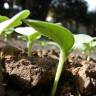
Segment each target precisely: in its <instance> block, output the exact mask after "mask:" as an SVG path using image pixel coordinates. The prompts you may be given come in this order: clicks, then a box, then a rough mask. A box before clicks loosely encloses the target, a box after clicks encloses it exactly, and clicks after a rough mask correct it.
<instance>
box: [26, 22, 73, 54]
mask: <svg viewBox="0 0 96 96" xmlns="http://www.w3.org/2000/svg"><path fill="white" fill-rule="evenodd" d="M24 22H25V23H26V24H28V25H29V26H31V27H34V28H35V29H36V30H37V31H39V32H41V33H42V34H43V35H45V36H47V37H49V38H51V39H53V40H54V41H55V42H56V43H58V45H59V46H60V47H61V48H62V49H63V50H64V51H65V53H66V54H67V53H68V52H69V49H71V47H72V46H73V43H74V38H73V35H72V34H71V32H70V31H69V30H68V29H66V28H64V27H62V26H59V25H56V24H53V23H48V22H43V21H36V20H25V21H24Z"/></svg>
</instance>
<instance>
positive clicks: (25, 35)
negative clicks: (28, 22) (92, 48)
mask: <svg viewBox="0 0 96 96" xmlns="http://www.w3.org/2000/svg"><path fill="white" fill-rule="evenodd" d="M15 31H16V32H17V33H19V34H22V36H21V37H20V38H21V39H23V40H26V41H27V48H28V56H29V57H31V53H32V43H33V41H34V40H36V39H37V38H38V37H39V36H40V33H39V32H37V31H36V30H35V29H34V28H32V27H18V28H16V29H15Z"/></svg>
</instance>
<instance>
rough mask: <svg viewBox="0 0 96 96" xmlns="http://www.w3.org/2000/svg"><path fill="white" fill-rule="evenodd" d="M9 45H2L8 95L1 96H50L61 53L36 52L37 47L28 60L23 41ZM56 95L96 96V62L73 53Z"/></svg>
mask: <svg viewBox="0 0 96 96" xmlns="http://www.w3.org/2000/svg"><path fill="white" fill-rule="evenodd" d="M9 45H10V44H8V45H7V43H5V42H2V41H1V42H0V58H1V60H0V62H1V65H2V70H3V71H2V72H3V77H4V78H3V88H4V90H5V95H0V96H50V95H49V94H50V91H51V88H52V84H53V80H54V76H55V72H56V67H57V64H58V58H59V51H58V50H57V49H52V48H50V49H47V50H45V49H41V47H39V48H36V49H35V47H36V46H35V47H34V48H33V49H35V50H34V51H33V52H32V57H31V58H29V57H28V56H27V53H26V51H25V49H22V48H21V47H22V45H20V42H19V43H17V42H15V43H14V42H13V44H11V45H10V46H9ZM0 77H2V76H0ZM0 80H1V79H0ZM0 82H1V81H0ZM1 85H2V84H1ZM0 88H1V87H0ZM0 92H1V91H0ZM56 96H96V62H95V61H94V60H90V61H89V62H88V61H86V60H83V59H82V57H80V56H77V55H76V54H74V53H71V54H70V56H69V57H68V60H66V62H65V67H64V70H63V72H62V76H61V78H60V81H59V85H58V88H57V92H56Z"/></svg>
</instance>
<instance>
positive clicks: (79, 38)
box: [73, 34, 93, 50]
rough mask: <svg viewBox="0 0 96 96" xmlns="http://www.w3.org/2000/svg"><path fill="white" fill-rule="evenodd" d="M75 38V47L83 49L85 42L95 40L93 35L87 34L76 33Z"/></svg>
mask: <svg viewBox="0 0 96 96" xmlns="http://www.w3.org/2000/svg"><path fill="white" fill-rule="evenodd" d="M74 38H75V43H74V46H73V49H76V48H78V49H81V50H84V43H89V42H91V41H92V40H93V38H92V37H91V36H89V35H85V34H77V35H74Z"/></svg>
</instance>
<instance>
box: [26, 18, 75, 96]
mask: <svg viewBox="0 0 96 96" xmlns="http://www.w3.org/2000/svg"><path fill="white" fill-rule="evenodd" d="M24 22H25V23H26V24H27V25H29V26H31V27H33V28H35V29H36V30H37V31H39V32H40V33H41V34H42V35H45V36H47V37H49V38H51V39H52V40H53V41H55V42H56V43H57V44H58V45H59V47H60V58H59V64H58V67H57V72H56V76H55V80H54V84H53V88H52V92H51V96H55V92H56V88H57V85H58V82H59V79H60V75H61V72H62V69H63V66H64V61H65V60H66V58H67V56H68V54H69V50H70V49H71V48H72V46H73V43H74V38H73V35H72V34H71V32H70V31H69V30H68V29H66V28H64V27H62V26H60V25H58V24H52V23H48V22H43V21H36V20H25V21H24Z"/></svg>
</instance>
